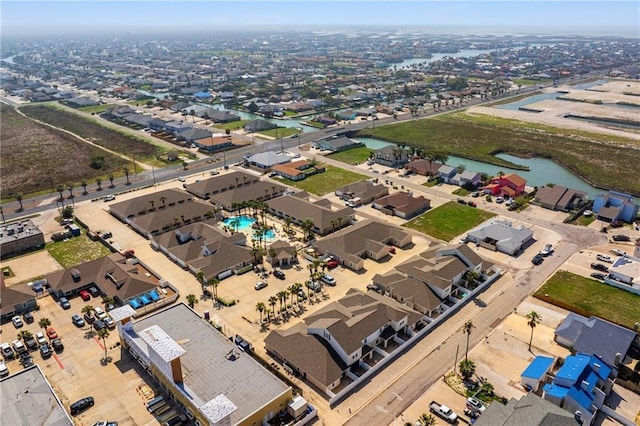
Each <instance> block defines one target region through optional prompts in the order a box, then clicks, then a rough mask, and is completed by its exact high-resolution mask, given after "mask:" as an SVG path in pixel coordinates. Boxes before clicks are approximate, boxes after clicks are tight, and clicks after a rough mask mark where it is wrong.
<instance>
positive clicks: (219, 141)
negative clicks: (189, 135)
mask: <svg viewBox="0 0 640 426" xmlns="http://www.w3.org/2000/svg"><path fill="white" fill-rule="evenodd" d="M193 144H194V145H195V146H196V147H197V148H198V149H199V150H200V151H204V152H208V153H212V152H217V151H224V150H226V149H229V148H231V147H232V146H233V139H231V138H230V137H227V136H217V137H214V136H213V134H212V135H211V136H210V137H207V138H203V139H198V140H195V141H193Z"/></svg>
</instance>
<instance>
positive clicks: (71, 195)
mask: <svg viewBox="0 0 640 426" xmlns="http://www.w3.org/2000/svg"><path fill="white" fill-rule="evenodd" d="M67 191H69V198H73V184H71V183H68V184H67Z"/></svg>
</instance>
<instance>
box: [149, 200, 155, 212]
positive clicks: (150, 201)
mask: <svg viewBox="0 0 640 426" xmlns="http://www.w3.org/2000/svg"><path fill="white" fill-rule="evenodd" d="M149 204H151V210H152V211H153V210H154V209H155V207H156V200H149Z"/></svg>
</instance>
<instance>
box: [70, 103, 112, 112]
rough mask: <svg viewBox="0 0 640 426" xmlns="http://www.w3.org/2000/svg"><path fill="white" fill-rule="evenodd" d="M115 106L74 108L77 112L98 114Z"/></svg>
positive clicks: (103, 105) (102, 105) (101, 105)
mask: <svg viewBox="0 0 640 426" xmlns="http://www.w3.org/2000/svg"><path fill="white" fill-rule="evenodd" d="M114 106H117V105H116V104H100V105H91V106H86V107H80V108H76V109H77V110H78V111H82V112H88V113H89V114H91V113H94V112H95V113H100V112H104V111H106V110H107V109H108V108H111V107H114Z"/></svg>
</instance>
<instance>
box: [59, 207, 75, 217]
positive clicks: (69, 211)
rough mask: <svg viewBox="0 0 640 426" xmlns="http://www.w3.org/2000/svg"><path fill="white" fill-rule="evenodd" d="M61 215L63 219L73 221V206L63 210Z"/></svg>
mask: <svg viewBox="0 0 640 426" xmlns="http://www.w3.org/2000/svg"><path fill="white" fill-rule="evenodd" d="M61 214H62V218H63V219H71V218H72V217H73V206H66V207H65V208H64V209H62V213H61Z"/></svg>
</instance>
